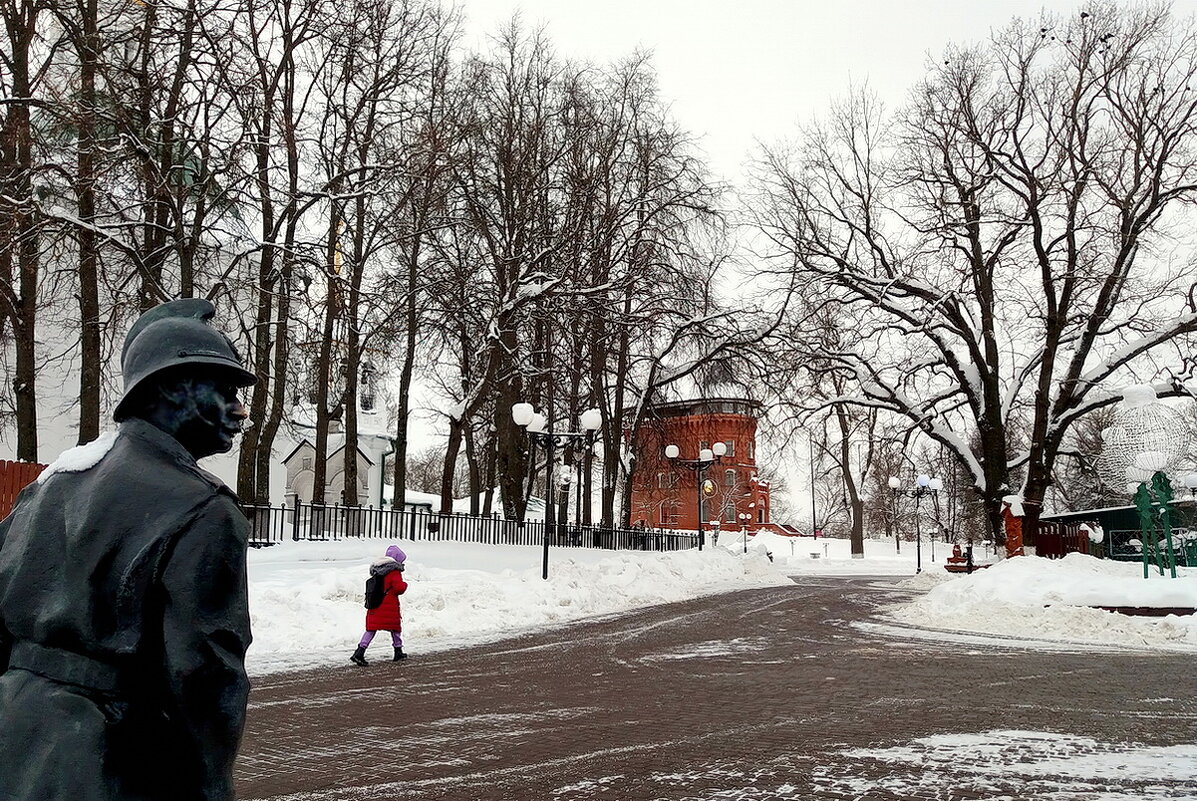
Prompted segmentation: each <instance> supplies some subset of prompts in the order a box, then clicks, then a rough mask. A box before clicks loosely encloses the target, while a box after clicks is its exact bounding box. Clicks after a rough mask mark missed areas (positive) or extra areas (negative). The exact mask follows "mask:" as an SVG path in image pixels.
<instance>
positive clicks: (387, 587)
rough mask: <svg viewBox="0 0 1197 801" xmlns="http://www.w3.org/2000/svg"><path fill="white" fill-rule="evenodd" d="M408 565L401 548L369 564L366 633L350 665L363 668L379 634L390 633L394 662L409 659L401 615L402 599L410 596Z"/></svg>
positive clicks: (392, 550) (394, 547)
mask: <svg viewBox="0 0 1197 801" xmlns="http://www.w3.org/2000/svg"><path fill="white" fill-rule="evenodd" d="M406 561H407V554H405V553H403V551H402V550H400V548H399V546H398V545H392V546H391V547H389V548H387V555H386V556H383V557H381V558H379V559H376V560H374V562H372V563H371V564H370V577H371V578H370V580H369V581H368V582H366V633H365V634H363V635H362V639H361V641H360V642H358V644H357V650H356V651H354V652H353V656H351V657H349V661H350V662H353V663H354V664H355V665H362V666H363V667H364V666H366V665H368V664H369V663H368V662H367V661H366V649H367V648H369V647H370V643H371V642H373V641H374V635H375V634H376V633H378V632H379V631H389V632H390V633H391V644H392V645H393V646H394V647H395V659H394V660H393V661H395V662H398V661H399V660H401V659H407V654H405V653H403V636H402V634H401V631H402V628H403V620H402V618H401V615H400V613H399V596H400V595H402V594H403V593H405V592H407V582H406V581H404V580H403V563H404V562H406Z"/></svg>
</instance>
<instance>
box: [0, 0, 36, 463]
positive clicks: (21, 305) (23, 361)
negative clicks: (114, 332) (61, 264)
mask: <svg viewBox="0 0 1197 801" xmlns="http://www.w3.org/2000/svg"><path fill="white" fill-rule="evenodd" d="M40 8H41V4H40V3H35V2H10V3H5V4H4V6H3V16H4V25H5V29H6V33H7V34H8V42H9V45H10V46H11V62H10V64H11V69H12V75H11V81H12V94H13V101H14V102H13V103H11V104H10V106H9V109H8V118H7V120H6V125H5V130H4V132H3V133H4V145H3V148H4V154H5V156H6V157H7V159H6V160H7V161H8V163H6V164H4V165H2V167H3V170H4V174H3V175H2V176H0V180H2V181H3V190H4V191H3V192H2V193H0V204H3V207H4V211H5V214H6V216H7V217H8V219H10V220H11V225H12V229H11V232H12V235H13V236H12V239H11V240H9V241H7V242H4V243H2V244H0V246H2V247H4V249H5V250H6V251H9V252H11V251H12V250H15V251H16V253H15V256H16V258H15V260H13V261H15V262H16V271H17V286H16V292H13V291H12V284H11V282H9V283H8V285H7V286H5V287H4V289H5V290H6V291H5V297H4V306H5V307H7V308H6V310H7V312H8V316H9V320H10V322H11V324H12V331H13V339H14V346H15V350H16V365H15V368H16V369H15V371H14V374H13V377H12V389H13V397H14V400H15V404H16V424H17V459H19V460H21V461H26V462H36V461H37V452H38V447H37V389H36V387H37V383H36V378H37V371H36V365H37V353H36V339H35V337H36V333H37V306H38V294H37V291H38V272H39V257H40V252H41V243H40V234H39V224H40V220H39V218H38V213H37V211H36V209H35V207H34V205H33V180H32V179H33V168H34V164H33V131H32V128H31V116H30V107H31V101H32V99H33V98H32V91H33V88H32V83H31V74H30V64H29V57H30V50H31V48H32V45H33V41H34V37H35V34H36V30H37V16H38V11H39V10H40ZM9 259H11V257H9ZM9 263H10V264H11V261H9Z"/></svg>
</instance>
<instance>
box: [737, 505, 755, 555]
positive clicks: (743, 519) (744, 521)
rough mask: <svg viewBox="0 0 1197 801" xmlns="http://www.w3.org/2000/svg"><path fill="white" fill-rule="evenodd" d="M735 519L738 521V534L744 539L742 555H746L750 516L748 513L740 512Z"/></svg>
mask: <svg viewBox="0 0 1197 801" xmlns="http://www.w3.org/2000/svg"><path fill="white" fill-rule="evenodd" d="M736 517H737V518H739V520H740V533H741V534H742V535H743V537H744V553H748V523H749V522H750V521H751V520H752V515H751V514H750V513H749V512H740V514H738V515H736Z"/></svg>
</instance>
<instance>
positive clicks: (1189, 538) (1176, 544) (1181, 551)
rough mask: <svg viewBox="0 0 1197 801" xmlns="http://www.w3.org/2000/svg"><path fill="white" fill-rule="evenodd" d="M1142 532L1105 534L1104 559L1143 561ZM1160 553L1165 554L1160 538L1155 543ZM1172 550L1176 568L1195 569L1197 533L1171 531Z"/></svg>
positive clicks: (1192, 531)
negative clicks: (1105, 547) (1106, 546)
mask: <svg viewBox="0 0 1197 801" xmlns="http://www.w3.org/2000/svg"><path fill="white" fill-rule="evenodd" d="M1142 536H1143V532H1142V531H1134V530H1129V531H1110V532H1107V536H1106V542H1107V543H1108V548H1107V551H1106V558H1108V559H1114V560H1117V561H1120V562H1138V561H1141V560H1142V559H1143V543H1142V542H1141V541H1140V538H1141V537H1142ZM1156 545H1157V547H1158V548H1159V549H1160V553H1165V552H1166V543H1165V541H1164V538H1163V537H1162V536H1160V537H1159V540H1158V542H1157V543H1156ZM1172 550H1173V553H1175V554H1176V565H1177V567H1197V531H1194V530H1192V529H1187V528H1174V529H1172Z"/></svg>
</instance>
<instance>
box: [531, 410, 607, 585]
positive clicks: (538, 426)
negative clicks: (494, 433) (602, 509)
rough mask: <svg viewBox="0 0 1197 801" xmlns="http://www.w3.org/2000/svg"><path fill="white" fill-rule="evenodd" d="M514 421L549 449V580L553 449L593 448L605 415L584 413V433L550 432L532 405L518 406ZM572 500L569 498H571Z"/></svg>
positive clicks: (546, 524) (546, 536)
mask: <svg viewBox="0 0 1197 801" xmlns="http://www.w3.org/2000/svg"><path fill="white" fill-rule="evenodd" d="M511 419H512V420H514V421H515V424H516V425H517V426H520V427H521V428H523V429H524V430H525V431H527V432H528V438H529V439H531V440H532V441H533V442H535V443H539V444H540V445H541V446H543V447H544V449H545V454H546V456H545V459H546V467H545V482H544V486H545V493H544V494H545V499H544V568H543V570H542V574H541V578H544V579H548V577H549V537H550V536H551V534H552V532H553V524H554V517H553V497H554V495H555V493H556V491H557V488H556V486H555V485H554V484H553V460H554V458H555V457H554V455H553V449H554V448H558V447H563V446H565V445H576V444H579V443H584V445H585V447H587V448H590V447H591V445H592V443H593V442H594V438H595V436H596V434H597V432H598V430H599V429H600V428H601V427H602V425H603V414H602V412H600V411H599V410H598V409H588V410H587V411H585V412H582V415H581V417H580V418H579V419H578V422H580V423H581V424H582V430H581V431H557V432H554V431H549V430H548V419H547V418H546V417H545V416H544V415H543V414H539V413H538V412H537V411H536V410H535V409H534V408H533V406H532V404H530V403H516V404H513V405H512V407H511ZM567 499H568V496H567Z"/></svg>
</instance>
